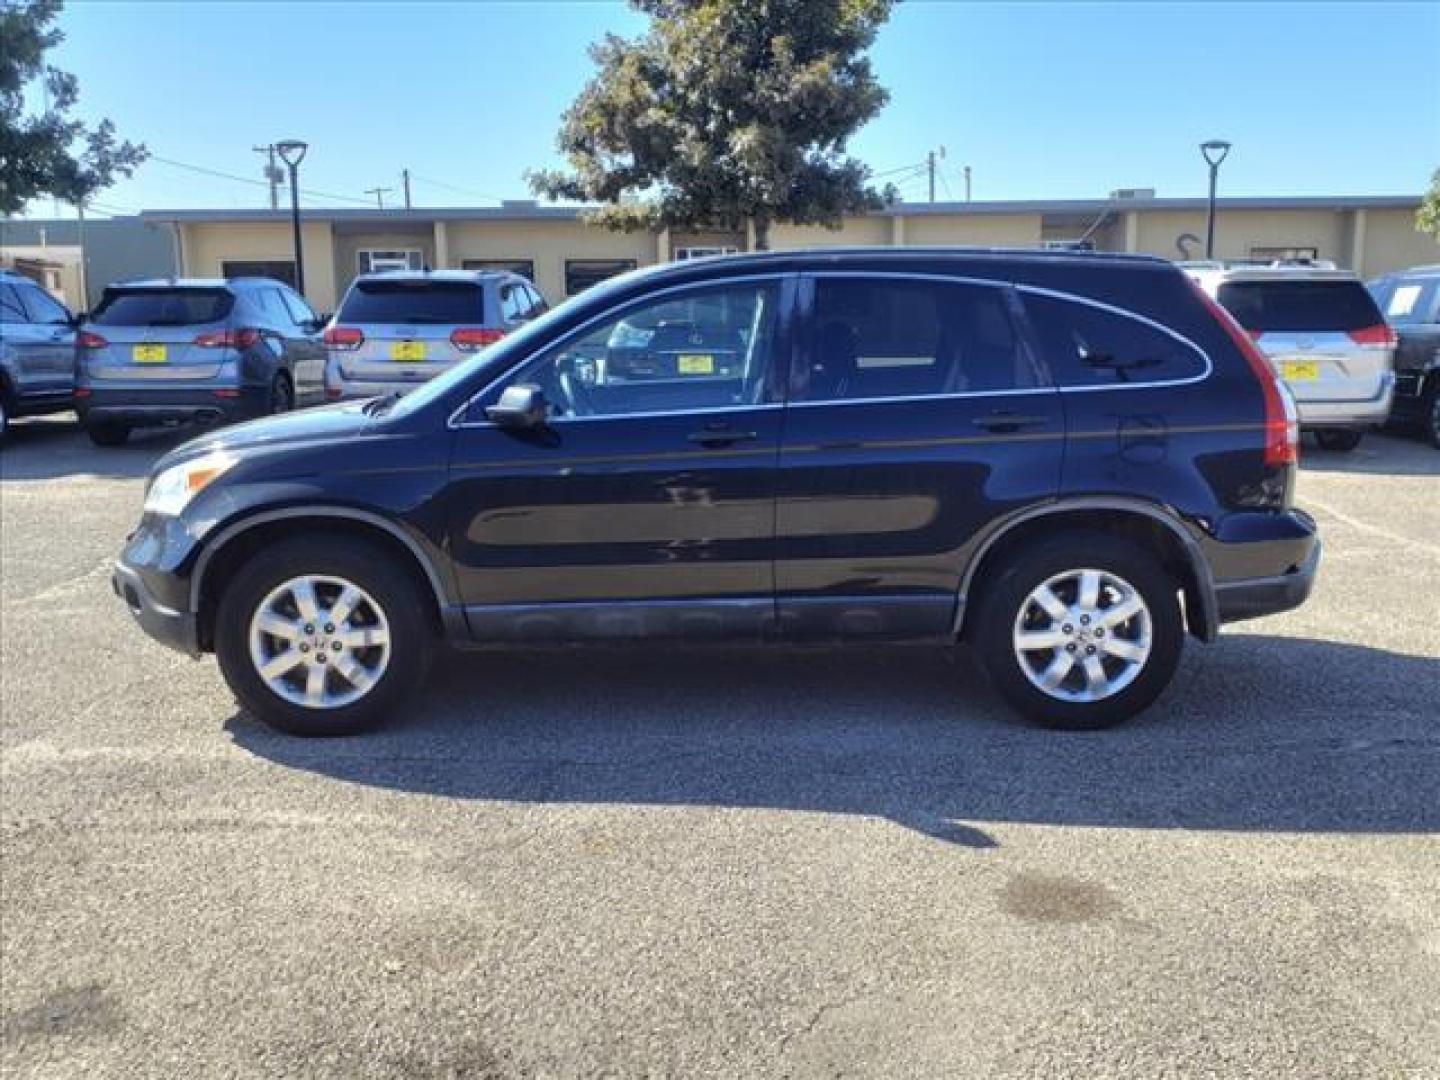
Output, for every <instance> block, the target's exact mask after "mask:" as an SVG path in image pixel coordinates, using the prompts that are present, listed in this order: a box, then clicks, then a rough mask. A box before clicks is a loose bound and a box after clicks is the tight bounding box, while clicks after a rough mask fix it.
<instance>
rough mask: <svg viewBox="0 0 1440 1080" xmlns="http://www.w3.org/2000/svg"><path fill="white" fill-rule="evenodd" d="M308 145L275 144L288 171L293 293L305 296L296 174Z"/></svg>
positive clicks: (303, 258) (296, 143) (289, 141)
mask: <svg viewBox="0 0 1440 1080" xmlns="http://www.w3.org/2000/svg"><path fill="white" fill-rule="evenodd" d="M309 149H310V146H309V144H308V143H303V142H301V141H300V140H299V139H285V140H283V141H282V142H278V143H276V144H275V152H276V153H277V154H279V155H280V160H281V161H283V162H285V164H286V166H288V167H289V169H290V225H291V227H292V228H293V229H294V230H295V291H296V292H298V293H299V294H300V295H301V296H304V295H305V252H304V250H303V249H302V248H301V245H300V183H299V180H298V179H297V173H298V172H299V171H300V162H302V161H304V160H305V151H307V150H309Z"/></svg>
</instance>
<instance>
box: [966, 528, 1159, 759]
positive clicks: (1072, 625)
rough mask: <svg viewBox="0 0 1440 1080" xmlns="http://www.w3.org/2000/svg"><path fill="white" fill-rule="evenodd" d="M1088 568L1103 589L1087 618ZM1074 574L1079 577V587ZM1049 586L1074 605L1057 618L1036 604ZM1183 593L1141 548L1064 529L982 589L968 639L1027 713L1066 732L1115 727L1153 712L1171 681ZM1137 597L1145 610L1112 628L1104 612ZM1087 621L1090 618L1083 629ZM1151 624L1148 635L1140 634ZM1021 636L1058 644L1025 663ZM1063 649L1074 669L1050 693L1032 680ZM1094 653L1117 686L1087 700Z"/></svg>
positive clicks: (1024, 551) (1028, 655) (999, 685)
mask: <svg viewBox="0 0 1440 1080" xmlns="http://www.w3.org/2000/svg"><path fill="white" fill-rule="evenodd" d="M1082 572H1094V573H1095V574H1096V576H1097V579H1098V581H1099V583H1100V585H1101V588H1100V589H1099V590H1098V600H1097V602H1096V603H1095V604H1092V605H1090V607H1089V608H1088V610H1089V611H1091V612H1094V614H1083V612H1082V609H1081V608H1079V607H1077V606H1076V605H1077V604H1079V602H1080V601H1081V600H1082V597H1081V596H1080V595H1079V585H1080V581H1081V579H1080V577H1079V575H1080V574H1081V573H1082ZM1070 575H1075V577H1074V586H1075V587H1074V588H1073V590H1072V588H1071V584H1070V582H1071V578H1070ZM1062 576H1063V577H1062ZM1117 583H1118V584H1117ZM1047 584H1048V585H1050V586H1051V596H1052V597H1053V598H1054V599H1055V600H1058V601H1060V602H1061V604H1062V605H1063V607H1064V608H1065V609H1068V610H1065V611H1064V613H1063V616H1062V615H1061V613H1060V609H1058V608H1057V609H1056V614H1055V615H1049V614H1047V613H1045V612H1044V611H1043V609H1042V608H1041V607H1040V606H1039V604H1038V603H1036V602H1035V601H1034V599H1033V597H1034V595H1035V594H1036V592H1037V591H1038V590H1039V589H1040V587H1041V586H1042V585H1047ZM1121 586H1123V588H1121ZM1126 590H1128V592H1127V591H1126ZM1178 593H1179V587H1178V585H1177V583H1176V582H1175V580H1174V578H1172V577H1171V576H1170V574H1169V573H1168V572H1167V571H1166V570H1165V568H1164V567H1163V566H1162V565H1161V564H1160V561H1159V560H1158V559H1157V558H1156V557H1155V556H1154V555H1152V554H1151V553H1150V552H1149V551H1148V550H1146V549H1145V548H1144V547H1141V546H1140V545H1139V544H1136V543H1134V542H1132V541H1130V540H1126V539H1124V538H1121V537H1117V536H1113V535H1110V534H1106V533H1098V532H1087V531H1080V530H1075V531H1070V532H1063V533H1060V534H1059V535H1056V536H1052V537H1048V538H1046V539H1044V540H1041V541H1037V542H1035V543H1033V544H1030V545H1028V546H1026V547H1023V548H1021V549H1020V550H1019V551H1017V552H1016V553H1014V555H1013V556H1012V557H1011V558H1010V559H1009V561H1008V563H1007V564H1006V565H1005V566H1003V567H1001V568H1000V569H999V571H998V574H997V576H996V577H994V578H993V579H992V580H990V581H988V582H982V583H981V593H980V597H979V603H978V610H977V613H976V618H975V621H974V622H973V623H971V624H970V630H969V632H968V633H967V635H966V636H967V638H968V640H969V641H970V643H971V644H972V645H973V646H974V647H975V648H976V649H977V651H978V652H979V654H980V658H981V660H982V662H983V663H984V666H985V670H986V672H987V673H988V674H989V676H990V680H991V681H992V682H993V683H994V685H995V687H996V689H997V690H999V692H1000V694H1001V696H1002V697H1004V698H1005V700H1006V701H1007V702H1008V703H1009V704H1010V705H1011V706H1012V707H1013V708H1014V709H1016V710H1017V711H1018V712H1020V713H1021V714H1022V715H1024V716H1026V717H1028V718H1029V719H1031V720H1033V721H1035V722H1037V723H1039V724H1041V725H1043V726H1045V727H1050V728H1059V729H1063V730H1069V731H1088V730H1095V729H1098V728H1105V727H1111V726H1113V725H1115V724H1119V723H1121V722H1123V721H1125V720H1128V719H1129V718H1130V717H1132V716H1134V715H1135V714H1136V713H1138V712H1140V711H1141V710H1143V709H1145V708H1146V707H1148V706H1149V705H1150V704H1152V703H1153V702H1154V701H1155V699H1156V698H1158V697H1159V696H1160V694H1161V692H1162V691H1164V689H1165V688H1166V687H1167V686H1168V685H1169V684H1170V680H1171V678H1172V677H1173V676H1174V674H1175V667H1176V665H1177V664H1178V663H1179V661H1180V647H1181V645H1182V643H1183V640H1184V633H1185V629H1184V624H1183V622H1182V619H1181V615H1180V602H1179V598H1178ZM1134 599H1138V600H1139V601H1141V602H1142V603H1143V608H1141V609H1138V613H1137V614H1135V615H1132V616H1131V617H1129V618H1128V619H1125V620H1123V621H1120V622H1117V623H1115V624H1113V625H1112V626H1109V628H1108V629H1107V626H1106V624H1105V623H1104V621H1103V620H1104V619H1105V612H1106V611H1111V610H1116V612H1117V615H1118V614H1120V611H1119V610H1117V609H1118V608H1119V606H1120V605H1121V604H1122V603H1124V604H1127V605H1128V604H1129V603H1130V602H1131V601H1133V600H1134ZM1107 605H1108V606H1107ZM1126 610H1128V608H1127V609H1126ZM1083 619H1089V620H1091V621H1090V622H1089V623H1086V625H1085V626H1082V625H1081V622H1082V620H1083ZM1062 620H1063V621H1062ZM1147 624H1148V627H1147ZM1147 628H1148V635H1147V634H1145V633H1144V632H1143V631H1145V630H1146V629H1147ZM1022 632H1023V633H1024V634H1026V635H1027V636H1029V635H1044V634H1049V633H1055V634H1057V635H1058V636H1057V639H1056V641H1057V644H1056V646H1055V647H1054V648H1053V649H1052V648H1048V647H1047V648H1046V649H1043V650H1039V651H1027V652H1025V653H1024V654H1023V657H1024V659H1022V654H1021V652H1019V651H1018V650H1019V645H1020V640H1019V635H1020V634H1021V633H1022ZM1107 634H1108V638H1107V636H1106V635H1107ZM1029 640H1031V641H1040V640H1041V637H1037V636H1029ZM1146 642H1148V652H1147V653H1146V654H1145V655H1144V656H1143V657H1141V658H1140V659H1138V660H1126V659H1122V658H1121V657H1120V656H1118V655H1115V654H1112V653H1111V652H1110V651H1109V650H1111V649H1118V647H1119V646H1121V645H1123V646H1124V647H1125V649H1126V651H1127V652H1128V653H1130V654H1131V655H1134V654H1135V653H1136V651H1137V650H1140V649H1141V648H1142V646H1143V645H1144V644H1145V643H1146ZM1059 643H1064V644H1063V649H1064V654H1065V655H1067V656H1069V658H1070V663H1071V664H1072V665H1073V667H1071V668H1068V669H1066V671H1065V674H1064V677H1063V678H1062V679H1061V680H1060V683H1059V686H1058V687H1057V688H1056V689H1055V690H1054V691H1047V690H1045V689H1042V688H1041V687H1040V686H1038V685H1037V684H1036V681H1034V680H1035V679H1042V678H1043V673H1044V672H1046V671H1047V670H1049V669H1050V667H1051V665H1052V664H1055V665H1060V664H1061V663H1062V661H1061V655H1062V653H1061V645H1060V644H1059ZM1087 649H1088V650H1090V651H1089V653H1086V652H1085V650H1087ZM1092 656H1093V657H1094V658H1095V660H1096V663H1098V664H1099V666H1100V668H1101V670H1102V672H1103V673H1105V674H1106V675H1107V683H1108V684H1109V687H1111V688H1107V689H1106V690H1105V692H1103V693H1100V694H1096V695H1095V696H1093V697H1090V694H1091V692H1090V691H1089V690H1088V681H1087V678H1086V675H1087V670H1088V666H1089V663H1090V657H1092ZM1027 669H1028V671H1029V674H1027ZM1057 670H1058V667H1057ZM1112 672H1113V674H1111V673H1112Z"/></svg>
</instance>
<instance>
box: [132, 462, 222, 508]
mask: <svg viewBox="0 0 1440 1080" xmlns="http://www.w3.org/2000/svg"><path fill="white" fill-rule="evenodd" d="M234 464H235V459H234V458H233V457H231V456H230V455H229V454H226V453H222V452H217V453H213V454H206V455H205V456H204V457H199V458H196V459H195V460H194V461H187V462H185V463H184V464H183V465H172V466H171V467H170V468H168V469H166V470H165V471H164V472H162V473H160V474H159V475H158V476H156V477H155V479H154V480H152V481H150V487H149V488H148V489H146V491H145V510H146V511H147V512H149V513H153V514H168V515H170V516H171V517H174V516H176V515H177V514H179V513H180V511H182V510H184V509H185V507H186V506H188V505H189V504H190V500H191V499H193V498H194V497H195V496H196V495H198V494H200V492H201V491H203V490H204V489H205V488H206V486H208V485H209V484H210V483H211V482H212V481H214V480H215V479H216V477H218V476H219V475H220V474H221V473H223V472H225V470H227V469H229V468H230V466H232V465H234Z"/></svg>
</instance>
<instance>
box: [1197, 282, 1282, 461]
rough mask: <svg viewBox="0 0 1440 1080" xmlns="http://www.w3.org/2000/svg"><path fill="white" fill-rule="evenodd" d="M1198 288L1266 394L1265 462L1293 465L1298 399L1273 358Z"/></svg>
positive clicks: (1209, 296)
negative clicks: (1282, 379)
mask: <svg viewBox="0 0 1440 1080" xmlns="http://www.w3.org/2000/svg"><path fill="white" fill-rule="evenodd" d="M1195 291H1196V292H1197V293H1199V294H1200V299H1201V300H1202V301H1204V303H1205V306H1206V308H1208V309H1209V311H1210V314H1211V315H1213V316H1215V320H1216V321H1217V322H1218V323H1219V324H1220V325H1221V327H1223V328H1224V330H1225V332H1226V333H1227V334H1229V335H1230V340H1231V341H1233V342H1234V343H1235V347H1236V348H1237V349H1239V350H1240V353H1241V355H1243V356H1244V357H1245V362H1246V363H1247V364H1249V365H1250V370H1251V371H1252V372H1254V373H1255V378H1256V379H1257V380H1259V382H1260V391H1261V393H1262V394H1263V395H1264V397H1265V455H1264V459H1265V464H1266V465H1294V464H1295V463H1296V462H1297V461H1298V460H1299V459H1300V414H1299V412H1298V411H1297V410H1296V408H1295V399H1294V398H1292V397H1291V396H1290V391H1289V390H1287V389H1286V388H1285V387H1284V386H1283V385H1281V383H1280V380H1279V378H1278V377H1277V376H1276V375H1275V369H1274V368H1272V367H1271V366H1270V361H1268V360H1266V359H1265V354H1264V353H1262V352H1261V351H1260V350H1259V349H1258V348H1256V347H1255V342H1254V341H1252V340H1251V339H1250V335H1248V334H1247V333H1245V331H1244V330H1242V329H1241V328H1240V324H1239V323H1237V322H1236V321H1235V317H1234V316H1233V315H1231V314H1230V312H1228V311H1226V310H1225V309H1224V308H1223V307H1221V306H1220V305H1219V304H1218V303H1217V302H1216V301H1215V300H1214V298H1213V297H1211V295H1210V294H1209V293H1207V292H1206V291H1205V290H1204V289H1202V288H1200V286H1199V285H1196V286H1195Z"/></svg>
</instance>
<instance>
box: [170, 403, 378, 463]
mask: <svg viewBox="0 0 1440 1080" xmlns="http://www.w3.org/2000/svg"><path fill="white" fill-rule="evenodd" d="M364 405H365V403H364V402H363V401H356V402H342V403H340V404H337V405H325V406H321V407H320V408H314V409H301V410H299V411H297V412H290V413H283V414H281V415H279V416H267V417H265V418H264V419H261V420H250V421H248V422H246V423H243V424H236V425H234V426H233V427H226V428H220V429H218V430H216V431H210V432H206V433H205V434H204V435H201V436H199V437H198V438H194V439H191V440H190V441H189V442H186V443H182V444H181V445H179V446H177V447H176V448H175V449H174V450H171V451H170V453H168V454H166V455H165V456H164V457H163V458H161V459H160V460H159V461H157V462H156V463H155V468H154V471H155V472H157V473H158V472H159V471H161V470H162V469H167V468H169V467H170V466H171V465H178V464H179V463H180V462H182V461H189V460H190V459H191V458H197V457H200V456H202V455H204V454H208V453H211V452H212V451H217V450H223V451H225V452H226V453H229V454H233V455H234V456H236V457H244V456H245V454H246V452H247V451H251V450H273V449H278V448H281V447H286V446H292V445H295V446H299V445H303V444H305V443H307V442H311V441H315V440H323V441H325V442H333V441H334V440H335V439H336V438H343V437H344V436H346V435H351V434H357V435H358V434H359V433H360V432H362V431H364V430H366V429H367V428H369V427H370V426H371V424H372V423H374V418H372V417H369V416H366V415H365V410H364Z"/></svg>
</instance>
